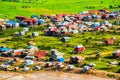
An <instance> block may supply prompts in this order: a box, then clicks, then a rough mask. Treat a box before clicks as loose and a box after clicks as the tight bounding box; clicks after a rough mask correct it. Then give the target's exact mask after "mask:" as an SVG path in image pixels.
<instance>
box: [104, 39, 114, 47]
mask: <svg viewBox="0 0 120 80" xmlns="http://www.w3.org/2000/svg"><path fill="white" fill-rule="evenodd" d="M114 40H115V39H113V38H110V39H104V40H103V44H105V45H112V44H114Z"/></svg>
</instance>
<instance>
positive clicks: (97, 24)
mask: <svg viewBox="0 0 120 80" xmlns="http://www.w3.org/2000/svg"><path fill="white" fill-rule="evenodd" d="M97 26H100V23H98V22H96V23H94V24H93V25H92V28H96V27H97Z"/></svg>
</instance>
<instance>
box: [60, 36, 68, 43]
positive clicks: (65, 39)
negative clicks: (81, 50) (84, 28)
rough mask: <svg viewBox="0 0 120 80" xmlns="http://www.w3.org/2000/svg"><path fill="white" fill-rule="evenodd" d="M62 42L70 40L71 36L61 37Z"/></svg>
mask: <svg viewBox="0 0 120 80" xmlns="http://www.w3.org/2000/svg"><path fill="white" fill-rule="evenodd" d="M61 41H62V42H69V41H70V37H63V38H62V39H61Z"/></svg>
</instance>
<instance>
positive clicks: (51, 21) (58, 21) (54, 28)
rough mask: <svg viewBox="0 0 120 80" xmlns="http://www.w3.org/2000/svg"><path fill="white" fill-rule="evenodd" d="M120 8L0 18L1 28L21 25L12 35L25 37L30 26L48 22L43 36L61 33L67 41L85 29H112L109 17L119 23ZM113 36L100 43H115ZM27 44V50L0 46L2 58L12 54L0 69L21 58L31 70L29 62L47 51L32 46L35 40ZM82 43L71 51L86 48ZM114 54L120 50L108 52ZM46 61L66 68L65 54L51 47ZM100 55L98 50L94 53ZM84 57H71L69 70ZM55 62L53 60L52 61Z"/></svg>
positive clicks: (117, 53) (36, 33) (36, 34)
mask: <svg viewBox="0 0 120 80" xmlns="http://www.w3.org/2000/svg"><path fill="white" fill-rule="evenodd" d="M119 18H120V10H116V11H113V12H109V11H108V10H90V11H83V12H79V13H78V14H57V15H52V16H51V15H41V16H40V17H39V16H36V15H32V16H31V17H30V18H26V17H24V16H16V17H15V20H8V19H0V30H5V29H6V28H18V27H20V26H23V27H24V28H23V31H20V32H15V36H24V35H25V34H26V33H27V32H28V31H29V27H34V26H37V25H41V24H44V23H45V21H47V23H45V24H46V26H47V29H45V30H44V33H45V35H48V36H63V37H62V38H61V41H62V42H68V41H70V39H71V38H70V37H64V36H65V35H69V34H77V33H82V32H85V31H102V30H104V31H106V30H108V29H112V28H114V25H113V24H111V23H110V22H109V21H108V19H117V20H118V24H120V22H119V21H120V20H119ZM38 35H39V33H38V32H32V34H31V36H33V37H36V36H38ZM114 42H115V37H112V38H110V39H104V40H103V44H105V45H111V44H114ZM27 45H28V47H27V48H26V49H10V48H8V47H5V46H0V56H2V57H14V58H13V59H12V60H7V61H6V62H5V63H4V64H1V65H0V69H4V70H8V68H9V67H10V66H12V65H13V64H15V63H17V61H18V60H17V58H16V57H19V58H22V59H23V61H22V63H21V64H22V66H24V69H23V70H24V71H25V72H26V71H28V70H30V67H29V66H30V65H33V64H35V61H36V60H40V59H44V57H45V56H47V55H48V54H49V53H48V52H47V51H44V50H39V49H38V47H36V46H35V42H33V41H30V42H28V44H27ZM85 49H86V48H85V46H83V45H82V44H80V45H76V46H74V51H73V53H76V54H78V53H82V52H84V51H85ZM111 54H112V55H113V57H119V58H120V50H117V51H114V52H113V53H111ZM49 55H50V56H49V60H48V62H46V64H45V67H50V66H56V68H63V67H65V64H64V62H65V58H64V53H62V52H59V51H58V50H57V49H51V51H50V54H49ZM97 55H100V53H97ZM83 60H84V58H83V57H81V56H72V57H70V60H69V63H68V64H67V68H68V69H73V68H74V64H75V63H80V62H81V61H83ZM54 62H55V63H54ZM95 66H96V64H95V63H90V64H89V65H87V66H84V67H83V72H86V71H87V70H89V69H91V68H94V67H95ZM41 68H42V67H41V66H39V65H37V66H35V67H34V69H35V70H40V69H41ZM14 69H15V70H18V69H20V67H19V66H17V67H15V68H14Z"/></svg>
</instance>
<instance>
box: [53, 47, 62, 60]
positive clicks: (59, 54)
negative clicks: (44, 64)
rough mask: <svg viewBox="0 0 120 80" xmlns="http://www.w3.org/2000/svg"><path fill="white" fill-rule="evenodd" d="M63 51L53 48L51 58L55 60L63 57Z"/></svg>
mask: <svg viewBox="0 0 120 80" xmlns="http://www.w3.org/2000/svg"><path fill="white" fill-rule="evenodd" d="M63 55H64V54H63V53H61V52H58V51H57V50H56V49H52V50H51V58H52V59H53V60H58V59H59V58H63Z"/></svg>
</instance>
